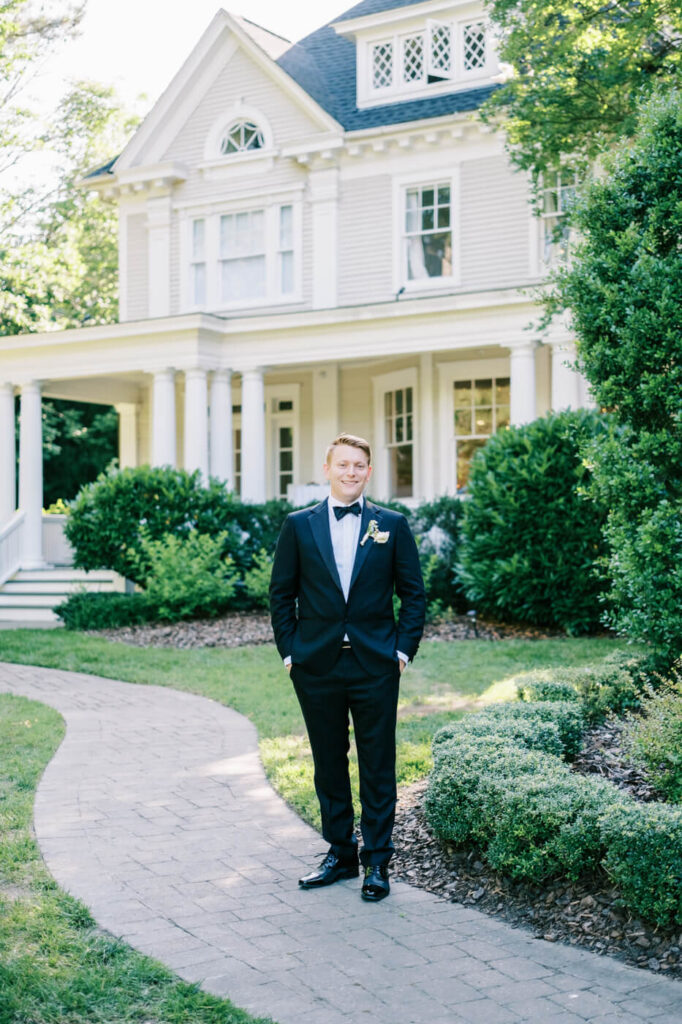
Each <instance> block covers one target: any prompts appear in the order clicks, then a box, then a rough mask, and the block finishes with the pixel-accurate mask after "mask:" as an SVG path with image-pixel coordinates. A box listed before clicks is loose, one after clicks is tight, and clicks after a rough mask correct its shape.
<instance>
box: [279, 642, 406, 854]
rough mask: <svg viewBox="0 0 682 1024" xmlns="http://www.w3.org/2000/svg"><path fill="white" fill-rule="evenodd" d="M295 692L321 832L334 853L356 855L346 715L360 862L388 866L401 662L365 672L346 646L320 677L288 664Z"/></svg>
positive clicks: (391, 828) (392, 816)
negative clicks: (354, 765) (354, 766)
mask: <svg viewBox="0 0 682 1024" xmlns="http://www.w3.org/2000/svg"><path fill="white" fill-rule="evenodd" d="M291 678H292V682H293V684H294V688H295V690H296V695H297V697H298V701H299V704H300V705H301V711H302V712H303V718H304V720H305V724H306V728H307V730H308V737H309V739H310V745H311V747H312V752H313V762H314V765H315V792H316V793H317V797H318V800H319V802H320V812H321V816H322V835H323V836H324V838H325V840H326V841H327V842H328V843H329V845H330V846H331V848H332V850H333V851H334V853H335V854H336V856H337V857H340V858H342V859H350V858H355V857H356V855H357V839H356V837H355V833H354V812H353V800H352V796H351V786H350V776H349V767H348V751H349V750H350V730H349V716H350V718H352V722H353V731H354V734H355V744H356V747H357V752H358V767H359V772H360V805H361V812H362V813H361V816H360V830H361V833H362V842H363V847H362V850H361V852H360V860H361V862H362V864H363V865H368V864H372V865H375V864H387V863H388V861H389V860H390V859H391V855H392V853H393V841H392V838H391V836H392V833H393V823H394V820H395V805H396V779H395V730H396V715H397V709H398V691H399V688H400V667H399V663H398V661H397V659H396V663H395V666H389V667H388V669H387V671H386V672H384V673H383V674H378V675H371V676H370V675H368V674H367V672H366V670H365V669H364V668H363V667H362V666H361V665H360V663H359V662H358V660H357V658H356V657H355V655H354V654H353V652H352V650H348V649H343V650H342V651H341V654H340V655H339V658H338V661H337V662H336V664H335V665H333V666H332V667H331V668H330V670H329V671H328V672H327V673H326V674H325V675H323V676H318V675H313V674H312V673H309V672H307V671H305V670H304V669H303V668H301V666H299V665H293V666H292V670H291Z"/></svg>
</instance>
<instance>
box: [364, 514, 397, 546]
mask: <svg viewBox="0 0 682 1024" xmlns="http://www.w3.org/2000/svg"><path fill="white" fill-rule="evenodd" d="M390 536H391V531H390V530H380V529H379V524H378V523H377V521H376V519H370V521H369V522H368V523H367V529H366V530H365V536H364V537H363V538H362V540H361V541H360V547H362V546H363V545H364V543H365V541H366V540H370V539H371V540H373V541H374V543H375V544H385V543H386V541H387V540H388V538H389V537H390Z"/></svg>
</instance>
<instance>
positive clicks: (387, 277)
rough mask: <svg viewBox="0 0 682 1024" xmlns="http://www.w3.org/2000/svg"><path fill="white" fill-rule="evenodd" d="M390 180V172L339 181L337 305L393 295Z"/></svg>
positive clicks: (386, 297) (378, 299)
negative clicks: (340, 190) (340, 183)
mask: <svg viewBox="0 0 682 1024" xmlns="http://www.w3.org/2000/svg"><path fill="white" fill-rule="evenodd" d="M392 195H393V192H392V184H391V178H390V176H389V175H381V176H375V177H372V178H359V179H354V180H350V181H344V182H343V183H342V192H341V204H340V211H339V305H340V306H350V305H356V304H359V303H362V302H381V301H384V300H388V299H391V298H393V291H392V289H393V280H392V267H393V264H392V248H393V221H392V217H393V212H392Z"/></svg>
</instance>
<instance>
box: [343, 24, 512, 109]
mask: <svg viewBox="0 0 682 1024" xmlns="http://www.w3.org/2000/svg"><path fill="white" fill-rule="evenodd" d="M488 33H489V28H488V24H487V22H486V21H484V20H481V19H479V20H477V21H461V20H460V21H435V20H431V19H428V20H427V21H426V24H423V27H422V28H420V29H418V30H415V29H412V31H410V32H399V31H396V32H395V33H394V34H393V35H391V36H388V37H387V36H386V35H384V36H383V37H381V38H377V37H376V36H375V37H374V39H369V40H367V41H366V42H363V43H360V44H359V46H360V49H361V51H362V53H363V54H364V56H363V58H362V59H360V57H359V59H358V100H359V102H360V105H362V104H363V101H364V103H379V102H381V103H385V102H387V101H389V100H392V99H394V98H395V99H403V98H407V97H408V96H409V97H410V98H411V97H412V96H413V95H415V94H419V95H424V96H426V95H429V94H430V93H431V92H432V91H433V90H434V89H435V90H436V91H437V92H443V91H444V87H447V88H450V89H451V88H452V86H453V84H454V85H455V86H459V87H460V88H461V87H462V86H464V85H465V84H466V82H467V81H468V80H469V79H473V78H481V77H483V76H485V75H489V74H492V73H493V70H494V68H493V64H494V61H493V53H492V47H491V45H490V40H489V38H488ZM363 47H364V49H363Z"/></svg>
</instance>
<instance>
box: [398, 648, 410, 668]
mask: <svg viewBox="0 0 682 1024" xmlns="http://www.w3.org/2000/svg"><path fill="white" fill-rule="evenodd" d="M395 653H396V654H397V655H398V657H399V658H400V660H401V661H404V662H405V664H406V665H409V664H410V659H409V658H408V657H407V655H406V654H403V652H402V651H396V652H395Z"/></svg>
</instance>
